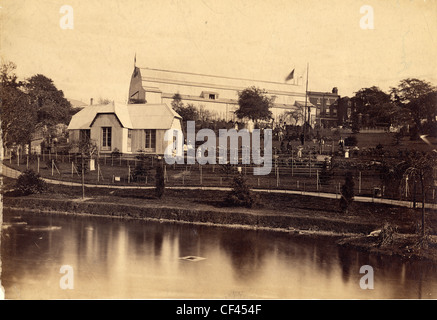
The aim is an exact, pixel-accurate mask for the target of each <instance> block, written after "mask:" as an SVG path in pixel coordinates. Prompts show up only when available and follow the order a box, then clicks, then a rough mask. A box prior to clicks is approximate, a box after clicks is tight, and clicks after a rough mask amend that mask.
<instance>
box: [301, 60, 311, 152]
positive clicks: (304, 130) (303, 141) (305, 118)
mask: <svg viewBox="0 0 437 320" xmlns="http://www.w3.org/2000/svg"><path fill="white" fill-rule="evenodd" d="M308 70H309V63H308V62H307V83H306V88H305V117H304V121H303V130H302V131H303V139H302V144H304V143H305V133H306V122H307V103H308V102H307V101H308ZM308 114H309V115H308V117H310V112H308Z"/></svg>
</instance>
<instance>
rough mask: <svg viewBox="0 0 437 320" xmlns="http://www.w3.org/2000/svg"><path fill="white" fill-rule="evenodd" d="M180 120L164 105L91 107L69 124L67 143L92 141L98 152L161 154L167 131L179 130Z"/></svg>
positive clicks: (164, 145)
mask: <svg viewBox="0 0 437 320" xmlns="http://www.w3.org/2000/svg"><path fill="white" fill-rule="evenodd" d="M181 121H182V118H181V116H180V115H179V114H177V113H176V112H175V111H174V110H173V109H172V108H171V107H169V106H167V105H166V104H149V103H148V104H118V103H110V104H107V105H90V106H87V107H85V108H84V109H82V110H81V111H79V112H78V113H76V114H75V115H74V116H73V117H72V119H71V121H70V124H69V125H68V131H69V138H70V141H72V142H74V141H80V140H81V139H91V140H92V141H93V142H95V143H96V145H97V148H98V151H99V152H100V153H111V152H113V151H115V150H118V151H119V152H121V153H125V154H126V153H127V154H129V153H138V152H145V153H149V154H164V151H165V149H166V147H167V146H168V145H169V144H170V143H172V142H171V141H170V142H165V141H164V134H165V132H166V131H167V130H169V129H178V130H182V124H181Z"/></svg>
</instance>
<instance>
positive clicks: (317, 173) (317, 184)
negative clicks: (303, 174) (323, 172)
mask: <svg viewBox="0 0 437 320" xmlns="http://www.w3.org/2000/svg"><path fill="white" fill-rule="evenodd" d="M316 180H317V181H316V186H317V191H319V170H317V171H316Z"/></svg>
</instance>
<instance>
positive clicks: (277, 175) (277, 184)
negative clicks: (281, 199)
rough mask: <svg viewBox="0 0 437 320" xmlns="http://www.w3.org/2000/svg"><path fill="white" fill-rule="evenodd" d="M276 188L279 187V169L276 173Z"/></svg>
mask: <svg viewBox="0 0 437 320" xmlns="http://www.w3.org/2000/svg"><path fill="white" fill-rule="evenodd" d="M276 187H279V167H278V168H277V173H276Z"/></svg>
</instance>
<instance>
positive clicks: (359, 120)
mask: <svg viewBox="0 0 437 320" xmlns="http://www.w3.org/2000/svg"><path fill="white" fill-rule="evenodd" d="M351 100H352V103H353V104H354V106H355V110H354V113H355V114H353V116H352V119H351V120H352V126H354V127H358V128H359V127H361V125H366V126H376V125H378V124H391V123H392V122H393V117H394V115H395V114H396V108H395V106H394V105H393V103H392V102H391V100H390V95H389V94H387V93H385V92H384V91H382V90H381V89H379V88H378V87H376V86H373V87H370V88H362V89H360V90H359V91H357V92H356V93H355V96H354V97H352V99H351ZM360 114H361V117H359V116H358V115H360Z"/></svg>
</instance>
